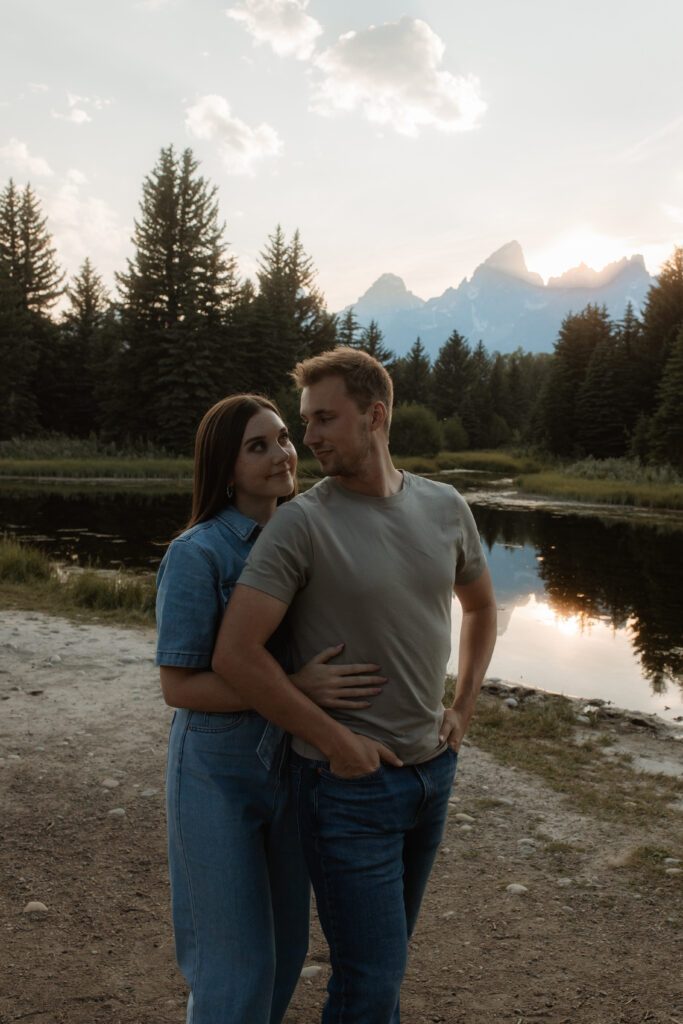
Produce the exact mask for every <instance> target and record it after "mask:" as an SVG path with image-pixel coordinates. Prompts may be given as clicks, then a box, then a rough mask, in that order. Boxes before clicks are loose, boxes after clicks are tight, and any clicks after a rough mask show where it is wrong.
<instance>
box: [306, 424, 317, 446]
mask: <svg viewBox="0 0 683 1024" xmlns="http://www.w3.org/2000/svg"><path fill="white" fill-rule="evenodd" d="M304 444H305V445H306V446H307V447H308V448H310V446H311V445H312V444H315V427H314V426H313V424H312V423H307V424H306V433H305V434H304Z"/></svg>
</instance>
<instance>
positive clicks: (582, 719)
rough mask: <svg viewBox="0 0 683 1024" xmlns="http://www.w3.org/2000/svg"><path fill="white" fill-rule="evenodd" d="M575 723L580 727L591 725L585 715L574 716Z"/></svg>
mask: <svg viewBox="0 0 683 1024" xmlns="http://www.w3.org/2000/svg"><path fill="white" fill-rule="evenodd" d="M576 721H577V722H581V725H590V724H591V720H590V718H588V716H587V715H577V716H576Z"/></svg>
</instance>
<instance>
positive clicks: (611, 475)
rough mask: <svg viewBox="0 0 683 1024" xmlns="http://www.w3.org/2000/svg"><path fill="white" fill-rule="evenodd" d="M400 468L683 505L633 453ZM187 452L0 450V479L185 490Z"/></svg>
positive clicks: (660, 472)
mask: <svg viewBox="0 0 683 1024" xmlns="http://www.w3.org/2000/svg"><path fill="white" fill-rule="evenodd" d="M394 462H395V464H396V466H397V467H398V468H399V469H405V470H407V471H409V472H412V473H422V474H426V475H432V476H439V475H440V474H448V475H449V476H450V474H453V475H454V476H453V479H454V480H455V481H456V482H457V474H458V473H469V474H473V475H474V476H475V477H476V475H477V474H481V475H482V482H483V483H484V477H485V475H489V476H490V475H491V474H493V475H495V476H496V477H501V476H502V477H503V478H506V479H503V480H500V479H497V480H493V481H489V486H491V487H494V488H496V487H500V486H501V485H505V484H506V483H507V484H511V485H512V486H513V487H514V488H515V489H517V490H518V491H520V492H521V493H522V494H528V495H532V496H542V497H547V498H558V499H562V500H567V501H576V502H582V503H586V504H590V505H593V504H599V505H601V504H605V505H617V506H621V507H622V508H623V507H634V506H641V507H647V508H657V509H670V510H681V509H683V481H682V480H681V478H680V476H679V475H678V474H676V473H675V472H674V471H673V470H671V469H667V468H666V467H657V466H640V465H639V464H637V463H636V462H634V461H632V460H626V459H608V460H603V461H602V462H601V461H600V460H595V459H587V460H583V462H579V463H574V464H571V465H566V466H557V465H554V464H548V463H544V462H543V461H541V460H539V459H537V458H535V457H531V456H525V455H518V454H515V453H512V452H505V451H498V450H494V451H465V452H440V453H439V454H438V455H435V456H433V457H430V456H396V457H395V459H394ZM298 476H299V481H300V485H301V486H305V485H306V483H307V482H310V481H311V480H315V479H318V478H319V477H320V467H319V464H318V463H317V461H316V460H315V459H313V458H301V459H300V460H299V467H298ZM191 482H192V460H191V459H181V458H161V457H145V456H141V457H136V458H132V457H123V456H98V457H91V458H87V457H81V458H56V457H52V458H31V459H28V458H21V459H20V458H0V485H2V484H3V483H4V484H5V486H11V485H12V483H14V484H24V485H31V484H32V485H33V486H34V488H40V487H45V488H48V489H50V488H53V487H54V488H60V487H65V486H70V487H71V488H72V490H73V489H74V488H76V489H77V487H78V485H79V484H80V485H82V486H86V487H87V488H88V489H89V490H92V489H96V488H97V486H98V484H100V485H101V486H102V487H103V488H104V489H109V488H116V487H117V486H119V487H121V488H122V489H126V488H129V487H131V486H139V487H145V486H147V487H150V488H152V489H154V490H155V491H156V489H158V488H165V489H167V490H168V489H169V488H171V489H173V488H179V489H182V490H185V489H187V488H189V487H191Z"/></svg>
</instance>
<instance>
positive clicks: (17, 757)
mask: <svg viewBox="0 0 683 1024" xmlns="http://www.w3.org/2000/svg"><path fill="white" fill-rule="evenodd" d="M7 760H8V761H21V757H20V755H19V754H8V755H7Z"/></svg>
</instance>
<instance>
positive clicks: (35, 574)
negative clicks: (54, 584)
mask: <svg viewBox="0 0 683 1024" xmlns="http://www.w3.org/2000/svg"><path fill="white" fill-rule="evenodd" d="M51 576H52V566H51V565H50V560H49V558H48V557H47V555H45V554H44V553H43V552H42V551H39V550H38V548H30V547H28V546H24V545H23V544H20V543H19V542H18V541H16V540H13V539H12V538H11V537H3V538H2V539H1V540H0V580H2V581H3V582H4V583H30V582H31V581H34V580H48V579H50V577H51Z"/></svg>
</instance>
